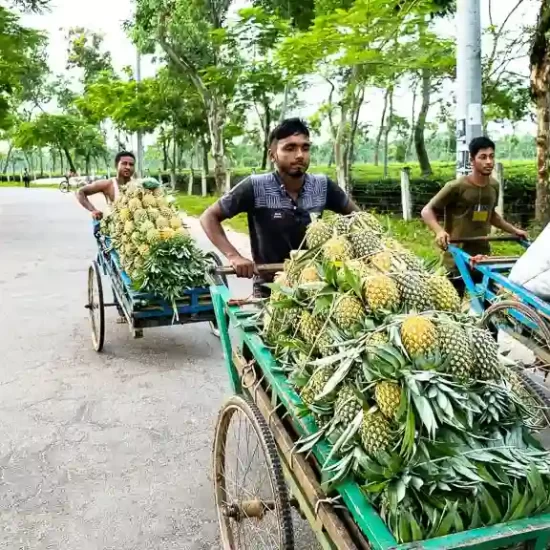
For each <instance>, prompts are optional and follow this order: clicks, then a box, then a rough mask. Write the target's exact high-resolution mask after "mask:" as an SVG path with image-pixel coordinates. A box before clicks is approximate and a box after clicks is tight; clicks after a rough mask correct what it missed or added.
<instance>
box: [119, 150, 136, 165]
mask: <svg viewBox="0 0 550 550" xmlns="http://www.w3.org/2000/svg"><path fill="white" fill-rule="evenodd" d="M122 157H132V158H133V159H134V162H135V160H136V156H135V155H134V153H132V152H131V151H120V153H117V156H116V157H115V166H118V163H119V162H120V159H121V158H122Z"/></svg>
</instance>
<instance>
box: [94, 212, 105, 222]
mask: <svg viewBox="0 0 550 550" xmlns="http://www.w3.org/2000/svg"><path fill="white" fill-rule="evenodd" d="M92 218H93V219H94V220H98V221H99V220H100V219H101V218H103V212H101V211H100V210H92Z"/></svg>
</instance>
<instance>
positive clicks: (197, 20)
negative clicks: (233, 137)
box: [132, 0, 240, 190]
mask: <svg viewBox="0 0 550 550" xmlns="http://www.w3.org/2000/svg"><path fill="white" fill-rule="evenodd" d="M230 5H231V0H212V1H210V2H204V1H203V0H137V9H136V15H135V18H134V21H133V24H132V34H133V37H134V39H135V40H136V42H137V43H138V44H139V46H140V48H142V50H143V51H148V52H153V51H154V50H155V47H156V45H157V44H158V45H160V47H161V48H162V51H163V52H164V54H165V56H166V59H167V61H168V63H169V64H170V65H171V66H172V67H173V69H174V70H176V71H177V72H178V73H179V74H180V75H181V76H182V77H184V78H188V79H189V81H190V82H191V83H192V84H193V86H194V87H195V88H196V90H197V92H198V94H199V97H200V98H201V100H202V102H203V103H204V106H205V111H206V113H207V120H208V127H209V134H210V143H211V152H212V157H213V158H214V163H215V178H216V184H217V187H218V190H221V189H222V188H223V185H224V183H225V171H226V166H225V162H226V155H225V138H224V130H225V125H226V120H227V114H228V110H229V107H230V103H231V100H232V99H233V96H234V93H235V86H236V82H237V77H238V74H239V67H240V56H239V52H238V50H237V48H236V43H235V40H234V39H233V37H232V36H231V33H230V32H229V30H228V29H227V27H226V18H227V13H228V10H229V7H230Z"/></svg>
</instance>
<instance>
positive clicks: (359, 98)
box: [345, 86, 365, 186]
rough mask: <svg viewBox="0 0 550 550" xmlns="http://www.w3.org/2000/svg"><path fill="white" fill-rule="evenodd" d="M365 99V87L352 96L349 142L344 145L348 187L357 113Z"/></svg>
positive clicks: (353, 151)
mask: <svg viewBox="0 0 550 550" xmlns="http://www.w3.org/2000/svg"><path fill="white" fill-rule="evenodd" d="M364 99H365V87H364V86H361V88H360V90H359V92H358V93H357V95H356V96H354V104H353V109H352V113H351V129H350V135H349V140H348V142H347V145H346V150H345V160H346V178H347V181H348V186H349V184H350V183H351V169H352V166H353V163H354V161H355V135H356V134H357V125H358V124H359V113H360V112H361V107H362V105H363V101H364Z"/></svg>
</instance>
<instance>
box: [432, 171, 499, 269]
mask: <svg viewBox="0 0 550 550" xmlns="http://www.w3.org/2000/svg"><path fill="white" fill-rule="evenodd" d="M498 193H499V185H498V181H496V180H495V179H493V178H490V179H489V184H488V185H486V186H484V187H479V186H478V185H474V184H473V183H470V181H469V180H468V178H467V177H462V178H459V179H457V180H453V181H450V182H449V183H447V184H446V185H445V186H444V187H443V188H442V189H441V191H439V193H438V194H437V195H436V196H435V197H434V198H433V199H432V201H431V205H432V207H433V208H434V209H435V210H436V211H439V212H442V213H443V214H444V217H445V223H444V227H445V231H446V232H447V233H448V234H449V235H450V237H451V239H463V238H469V237H486V236H487V235H489V233H490V231H491V218H492V215H493V212H494V210H495V207H496V206H497V204H498ZM461 248H462V249H463V250H464V251H465V252H467V253H468V254H471V255H472V256H475V255H476V254H490V252H491V248H490V246H489V243H487V242H476V243H465V244H463V245H461ZM445 264H446V265H448V266H449V267H450V266H451V265H453V264H454V263H453V262H452V259H451V256H450V254H449V253H447V254H446V255H445Z"/></svg>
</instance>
